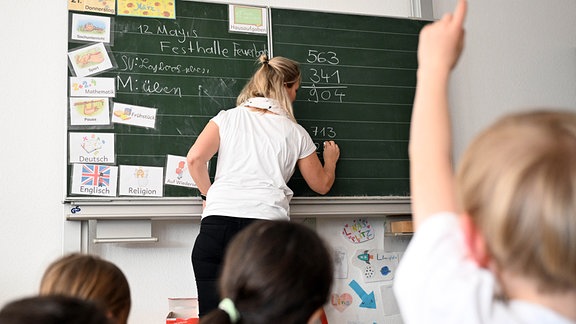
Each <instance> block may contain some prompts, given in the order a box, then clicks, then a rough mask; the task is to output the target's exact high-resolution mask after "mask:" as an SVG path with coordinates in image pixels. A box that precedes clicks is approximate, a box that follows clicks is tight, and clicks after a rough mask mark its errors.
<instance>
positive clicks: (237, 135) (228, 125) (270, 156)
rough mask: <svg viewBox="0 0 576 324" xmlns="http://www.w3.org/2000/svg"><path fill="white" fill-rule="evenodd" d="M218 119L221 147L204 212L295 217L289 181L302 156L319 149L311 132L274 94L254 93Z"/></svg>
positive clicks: (258, 216) (282, 217)
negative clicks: (258, 95)
mask: <svg viewBox="0 0 576 324" xmlns="http://www.w3.org/2000/svg"><path fill="white" fill-rule="evenodd" d="M246 106H250V107H257V108H262V109H267V110H270V111H271V112H273V113H263V112H260V111H254V110H253V109H251V108H249V107H246ZM212 121H214V122H215V123H216V124H217V125H218V127H219V133H220V147H219V150H218V162H217V166H216V174H215V178H214V183H213V184H212V186H211V187H210V189H209V190H208V194H207V200H206V208H205V209H204V211H203V213H202V217H205V216H209V215H220V216H232V217H244V218H257V219H270V220H280V219H284V220H287V219H289V203H290V199H291V198H292V196H293V192H292V190H291V189H290V188H289V187H288V185H287V182H288V180H290V177H291V176H292V174H293V173H294V170H295V168H296V163H297V162H298V160H299V159H302V158H305V157H307V156H309V155H310V154H315V151H316V145H315V144H314V142H313V141H312V138H310V135H309V134H308V133H307V132H306V130H305V129H304V128H303V127H302V126H300V125H298V124H297V123H295V122H293V121H292V120H290V119H289V118H288V117H287V116H286V114H285V113H284V112H283V110H282V109H281V108H279V106H278V102H277V101H276V100H273V99H268V98H251V99H250V100H248V101H247V102H246V103H245V104H244V105H240V106H238V107H236V108H232V109H228V110H223V111H220V112H219V113H218V115H216V116H215V117H214V118H212Z"/></svg>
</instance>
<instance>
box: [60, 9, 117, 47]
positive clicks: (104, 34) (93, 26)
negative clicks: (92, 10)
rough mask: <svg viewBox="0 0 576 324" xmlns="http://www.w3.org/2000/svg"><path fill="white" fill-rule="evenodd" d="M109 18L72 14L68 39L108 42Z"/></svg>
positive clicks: (109, 33)
mask: <svg viewBox="0 0 576 324" xmlns="http://www.w3.org/2000/svg"><path fill="white" fill-rule="evenodd" d="M110 22H111V18H110V17H104V16H93V15H82V14H72V25H71V26H70V39H72V40H77V41H84V42H100V43H110V35H112V31H111V26H112V25H111V23H110Z"/></svg>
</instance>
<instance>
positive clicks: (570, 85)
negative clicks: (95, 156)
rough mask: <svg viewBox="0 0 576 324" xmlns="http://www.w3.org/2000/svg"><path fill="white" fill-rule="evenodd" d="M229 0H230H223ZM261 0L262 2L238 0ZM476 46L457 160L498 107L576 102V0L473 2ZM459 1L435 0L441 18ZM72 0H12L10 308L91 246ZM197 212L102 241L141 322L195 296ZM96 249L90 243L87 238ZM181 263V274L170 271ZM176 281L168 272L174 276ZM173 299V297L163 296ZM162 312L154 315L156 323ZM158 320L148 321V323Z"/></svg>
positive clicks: (5, 263) (310, 4)
mask: <svg viewBox="0 0 576 324" xmlns="http://www.w3.org/2000/svg"><path fill="white" fill-rule="evenodd" d="M219 2H224V1H219ZM234 2H235V3H248V4H249V3H255V2H254V1H247V0H246V1H234ZM470 2H471V3H470V6H469V7H470V13H469V19H468V21H467V23H466V27H467V34H466V35H467V39H466V49H465V52H464V54H463V56H462V58H461V60H460V62H459V65H458V67H457V69H456V71H455V75H454V78H453V80H452V83H451V93H450V103H451V104H452V105H453V106H454V108H455V109H454V110H453V113H452V115H453V119H454V130H455V136H454V143H455V151H456V157H457V156H459V154H460V153H461V152H462V150H463V148H464V146H465V145H466V144H467V143H468V142H469V141H470V139H471V138H472V136H474V135H475V134H476V133H477V132H478V131H479V130H480V129H482V128H483V127H485V126H486V125H487V124H489V123H490V122H492V121H493V120H494V119H495V118H497V117H498V116H500V115H502V114H504V113H507V112H511V111H515V110H520V109H527V107H533V106H555V107H558V106H561V107H571V109H576V33H574V30H576V2H574V1H572V0H556V1H554V2H546V1H539V0H510V1H501V0H470ZM257 3H258V4H264V5H274V6H278V7H284V8H286V7H293V8H309V9H315V10H326V11H338V12H349V13H351V12H355V13H363V14H376V15H385V16H393V15H398V16H403V15H404V16H408V15H411V12H412V7H413V2H412V1H406V0H405V1H380V0H357V1H353V2H348V1H327V0H326V1H325V0H322V1H320V0H318V1H308V0H306V1H305V0H291V1H282V0H276V1H273V0H270V1H258V2H257ZM454 3H455V0H435V1H433V4H434V6H433V7H434V15H435V16H436V17H439V16H441V15H442V13H443V12H446V11H447V10H450V9H451V8H452V7H453V5H454ZM66 21H67V10H66V3H65V1H53V2H50V6H48V5H47V3H46V2H45V1H40V0H29V1H17V2H13V3H12V4H11V8H10V10H9V11H7V12H6V13H5V15H4V17H3V19H2V20H1V21H0V27H1V28H0V39H2V41H3V46H2V54H1V55H0V58H2V59H0V108H1V109H2V111H3V112H4V114H3V116H2V118H0V139H1V141H2V144H1V147H2V153H1V154H2V158H1V159H0V197H1V198H0V199H1V203H0V255H1V256H2V261H1V262H0V288H1V289H0V305H3V304H5V303H6V302H8V301H10V300H12V299H14V298H18V297H22V296H25V295H29V294H33V293H35V292H36V289H37V286H38V283H39V280H40V277H41V275H42V272H43V270H44V268H45V267H46V266H47V265H48V263H49V262H51V261H52V260H53V259H54V258H56V257H57V256H59V255H61V254H62V253H63V251H68V250H74V249H79V248H82V244H85V242H84V243H82V242H83V241H81V240H80V239H79V238H78V234H80V233H82V232H81V230H80V223H79V222H70V221H65V220H64V213H65V211H64V207H63V205H62V204H61V201H62V199H63V197H64V185H65V169H64V165H65V163H66V146H65V143H66V138H65V134H66V132H65V130H66V106H67V104H66V100H67V93H66V68H67V66H66V64H67V62H66V56H65V53H66V42H67V39H66V35H67V25H66ZM196 233H197V220H191V221H170V222H164V221H163V222H156V223H154V227H153V235H154V236H157V237H159V239H160V240H161V242H163V243H161V244H160V245H137V244H133V245H126V244H124V245H118V244H117V245H99V246H91V247H89V248H90V249H91V251H93V252H95V253H99V254H100V255H103V256H104V257H107V258H110V259H111V260H113V261H114V262H117V263H119V264H120V265H121V267H122V268H123V270H125V272H126V273H127V275H128V278H129V280H130V282H131V285H132V287H133V289H132V290H133V295H134V299H135V305H134V308H133V312H132V314H131V323H152V322H154V323H157V322H158V319H161V318H162V316H163V314H164V311H165V310H166V309H167V301H165V298H164V297H162V298H161V299H159V300H160V301H158V300H156V299H154V298H155V297H154V295H155V293H156V292H157V291H164V290H169V291H173V292H174V295H175V296H182V295H184V294H186V295H192V294H195V291H194V290H193V288H191V285H193V283H192V280H191V278H190V277H189V276H188V277H187V275H186V274H187V273H190V272H191V268H190V263H189V252H190V249H191V244H192V242H193V240H194V237H195V235H196ZM84 248H87V247H84ZM170 268H174V269H175V271H176V274H177V275H176V276H174V277H176V278H164V277H163V271H164V270H166V269H170ZM179 277H181V278H179ZM165 279H166V280H165ZM163 303H165V304H163ZM150 318H153V319H154V320H149V319H150ZM147 319H148V320H147Z"/></svg>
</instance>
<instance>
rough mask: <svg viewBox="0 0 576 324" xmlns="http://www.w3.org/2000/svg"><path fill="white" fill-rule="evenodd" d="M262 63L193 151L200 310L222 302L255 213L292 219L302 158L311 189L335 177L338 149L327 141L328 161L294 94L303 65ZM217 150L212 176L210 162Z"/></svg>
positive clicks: (278, 60) (277, 60)
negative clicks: (222, 286)
mask: <svg viewBox="0 0 576 324" xmlns="http://www.w3.org/2000/svg"><path fill="white" fill-rule="evenodd" d="M259 62H260V67H259V68H258V70H257V71H256V72H255V73H254V75H253V76H252V78H251V79H250V81H248V83H247V84H246V86H245V87H244V89H243V90H242V92H241V93H240V95H239V96H238V98H237V100H236V104H237V107H235V108H232V109H228V110H223V111H220V113H218V115H216V116H215V117H214V118H212V119H211V120H210V121H209V122H208V124H207V125H206V127H205V128H204V130H203V131H202V133H200V135H199V136H198V138H197V139H196V141H195V142H194V145H192V147H191V148H190V151H189V152H188V156H187V159H188V170H189V171H190V175H191V176H192V178H193V179H194V182H195V183H196V185H197V186H198V189H199V190H200V195H201V197H202V199H203V207H204V208H203V212H202V222H201V225H200V233H199V235H198V237H197V238H196V242H195V243H194V248H193V250H192V265H193V268H194V275H195V277H196V287H197V289H198V302H199V306H200V311H199V313H200V316H202V315H204V314H206V313H208V312H209V311H211V310H212V309H214V308H216V307H218V303H219V297H218V287H217V279H218V275H219V273H220V269H221V266H222V260H223V257H224V252H225V249H226V246H227V245H228V242H229V241H230V240H231V238H232V237H233V236H234V235H235V234H236V233H238V232H239V231H240V230H242V229H243V228H244V227H246V226H247V225H249V224H250V223H252V222H253V221H255V220H262V219H265V220H288V219H289V218H290V217H289V203H290V199H291V198H292V196H293V192H292V190H291V189H290V188H288V185H287V182H288V180H289V179H290V177H291V176H292V174H293V173H294V170H295V167H296V165H298V168H299V170H300V173H301V174H302V176H303V177H304V180H305V181H306V183H307V184H308V186H310V188H311V189H312V190H314V191H315V192H317V193H319V194H326V193H327V192H328V191H329V190H330V188H331V187H332V184H333V183H334V178H335V170H336V162H337V161H338V158H339V157H340V149H339V148H338V145H337V144H335V143H334V142H333V141H327V142H324V151H323V157H324V165H322V163H321V162H320V159H319V158H318V156H317V154H316V145H315V144H314V143H313V141H312V138H311V137H310V135H309V134H308V133H307V132H306V130H305V129H304V128H303V127H302V126H300V125H299V124H298V123H296V119H295V118H294V112H293V109H292V102H293V101H294V100H295V99H296V92H297V91H298V87H299V86H300V67H299V65H298V63H297V62H295V61H293V60H290V59H287V58H284V57H279V56H277V57H274V58H272V59H268V58H267V56H265V55H263V56H261V57H260V58H259ZM217 152H218V163H217V166H216V175H215V178H214V183H211V182H210V177H209V174H208V170H207V168H206V163H207V162H208V161H209V160H210V159H211V158H212V157H213V156H214V154H216V153H217Z"/></svg>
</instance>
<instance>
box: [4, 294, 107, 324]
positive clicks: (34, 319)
mask: <svg viewBox="0 0 576 324" xmlns="http://www.w3.org/2000/svg"><path fill="white" fill-rule="evenodd" d="M0 323H2V324H30V323H35V324H79V323H82V324H114V323H115V322H113V321H111V320H110V319H109V318H108V316H106V312H105V311H104V309H102V308H100V307H99V306H98V305H96V304H95V303H92V302H90V301H87V300H82V299H79V298H74V297H67V296H57V295H53V296H36V297H28V298H23V299H19V300H16V301H13V302H10V303H8V304H7V305H5V306H4V307H3V308H2V310H0Z"/></svg>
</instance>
